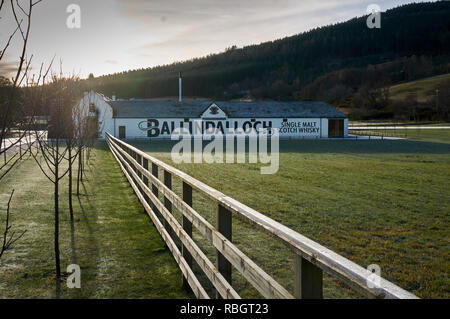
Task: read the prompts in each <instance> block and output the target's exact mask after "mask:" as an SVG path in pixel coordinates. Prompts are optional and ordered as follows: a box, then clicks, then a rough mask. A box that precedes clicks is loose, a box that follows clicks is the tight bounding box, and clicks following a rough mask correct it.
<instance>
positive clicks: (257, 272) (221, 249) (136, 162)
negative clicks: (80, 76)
mask: <svg viewBox="0 0 450 319" xmlns="http://www.w3.org/2000/svg"><path fill="white" fill-rule="evenodd" d="M107 142H108V145H109V147H110V150H111V152H112V153H113V155H114V157H115V159H116V160H117V162H118V163H119V165H120V167H121V169H122V171H123V173H124V174H125V176H126V178H127V179H128V181H129V182H130V185H131V186H132V188H133V190H134V191H135V193H136V195H137V197H138V198H139V200H140V202H141V203H142V205H143V207H144V208H145V210H146V211H147V213H148V215H149V216H150V218H151V220H152V221H153V223H154V225H155V226H156V228H157V229H158V231H159V233H160V234H161V236H162V238H163V239H164V241H165V242H166V244H167V247H168V248H169V250H170V251H171V252H172V254H173V256H174V258H175V260H176V262H177V263H178V265H179V267H180V269H181V271H182V273H183V279H184V283H185V284H187V285H189V286H190V287H191V289H192V291H193V292H194V294H195V296H196V297H197V298H210V296H209V295H208V294H207V293H206V291H205V289H204V287H202V285H201V283H200V282H199V280H198V279H197V277H196V276H195V274H194V272H193V270H192V263H193V261H195V262H196V263H197V264H198V266H199V267H200V268H201V270H202V271H203V273H204V274H205V275H206V277H207V278H208V280H209V281H210V282H211V284H212V285H213V286H214V288H215V289H216V291H217V297H221V298H227V299H237V298H240V296H239V295H238V293H237V292H236V291H235V290H234V289H233V287H232V285H231V273H232V267H234V268H235V269H236V270H237V271H238V272H239V273H240V274H241V275H242V276H243V277H244V278H245V279H246V280H247V281H248V282H249V283H250V284H251V285H252V286H253V287H254V288H255V289H256V290H257V291H258V292H259V293H260V294H261V295H262V296H263V297H265V298H284V299H288V298H322V297H323V293H322V286H323V285H322V279H323V271H325V272H326V273H328V274H330V275H332V276H334V277H335V278H337V279H339V280H341V281H342V282H344V283H345V284H347V285H348V286H350V287H351V288H353V289H354V290H356V291H358V292H360V293H362V294H363V295H364V296H366V297H369V298H402V299H404V298H406V299H411V298H417V297H416V296H415V295H413V294H411V293H409V292H408V291H406V290H404V289H402V288H400V287H398V286H396V285H394V284H393V283H391V282H389V281H387V280H385V279H383V278H381V277H378V278H377V279H378V282H377V285H368V278H369V276H373V274H372V273H371V272H370V271H369V270H367V269H365V268H363V267H361V266H359V265H357V264H355V263H354V262H352V261H350V260H348V259H346V258H344V257H343V256H340V255H338V254H336V253H335V252H333V251H331V250H329V249H328V248H325V247H324V246H321V245H320V244H318V243H316V242H314V241H313V240H311V239H309V238H307V237H305V236H303V235H301V234H299V233H297V232H295V231H294V230H292V229H290V228H288V227H286V226H284V225H282V224H280V223H278V222H276V221H274V220H273V219H271V218H269V217H267V216H265V215H263V214H261V213H259V212H257V211H256V210H254V209H252V208H250V207H248V206H246V205H244V204H242V203H240V202H238V201H236V200H235V199H233V198H231V197H228V196H226V195H224V194H223V193H221V192H219V191H217V190H216V189H214V188H212V187H210V186H208V185H206V184H204V183H202V182H200V181H198V180H196V179H195V178H193V177H191V176H189V175H188V174H186V173H184V172H182V171H180V170H178V169H176V168H174V167H172V166H170V165H168V164H166V163H164V162H162V161H160V160H158V159H156V158H154V157H152V156H150V155H148V154H146V153H144V152H142V151H140V150H139V149H137V148H135V147H133V146H131V145H129V144H127V143H125V142H123V141H121V140H119V139H117V138H115V137H113V136H111V135H110V134H108V133H107ZM149 165H151V170H149ZM158 169H162V170H163V172H164V176H163V177H164V181H161V180H160V178H159V177H158ZM172 176H175V177H177V178H178V179H180V180H181V182H182V192H183V194H182V198H180V196H178V195H177V194H176V193H175V192H174V191H173V190H172ZM193 190H195V191H198V192H200V193H201V194H203V195H206V196H207V197H208V198H209V199H211V200H213V201H214V202H215V203H216V204H217V227H214V226H213V225H211V224H210V223H209V222H208V221H207V220H206V219H205V218H203V217H202V216H201V215H200V214H199V213H198V212H197V211H195V210H194V209H193V208H192V191H193ZM159 194H161V195H162V196H163V197H164V201H163V202H161V201H160V200H159V197H158V196H159ZM173 207H174V208H176V209H177V210H178V211H179V212H180V213H181V214H182V223H181V224H180V223H179V222H178V220H177V219H176V218H175V217H174V216H173V215H172V208H173ZM233 214H234V215H235V216H237V217H239V218H240V219H242V220H243V221H245V222H247V223H250V224H251V225H254V226H256V227H257V228H259V229H261V230H263V231H264V232H266V233H268V234H270V235H273V236H274V237H275V238H276V239H278V240H280V241H281V242H282V243H283V244H285V245H286V246H287V247H288V248H289V249H290V250H291V251H292V252H293V254H294V265H295V269H294V293H293V294H291V293H290V292H288V291H287V290H286V289H285V288H284V287H283V286H281V285H280V284H279V283H278V282H277V281H276V280H275V279H273V278H272V277H271V276H269V275H268V274H267V273H266V272H265V271H264V270H262V269H261V268H260V267H259V266H258V265H256V264H255V263H254V262H253V261H252V260H251V259H250V258H249V257H247V256H246V255H245V254H244V253H243V252H242V251H240V250H239V249H238V248H237V247H236V246H235V245H234V244H233V243H232V234H231V226H232V215H233ZM158 216H160V217H162V218H161V219H160V217H158ZM192 226H194V227H195V228H196V229H197V230H198V231H199V232H200V234H201V235H203V236H204V237H205V238H206V239H207V240H208V241H209V242H210V243H211V244H212V245H213V246H214V248H215V249H216V253H217V260H216V263H217V265H216V266H215V265H214V264H213V262H212V261H211V260H209V259H208V257H207V256H206V255H205V254H204V253H203V251H202V250H201V249H200V248H199V247H198V246H197V244H196V243H195V242H194V240H193V239H192ZM173 237H176V238H178V239H179V241H180V242H181V251H180V249H179V248H178V246H177V245H176V243H175V241H174V239H173Z"/></svg>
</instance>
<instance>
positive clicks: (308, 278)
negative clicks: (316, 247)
mask: <svg viewBox="0 0 450 319" xmlns="http://www.w3.org/2000/svg"><path fill="white" fill-rule="evenodd" d="M294 267H295V269H294V272H295V279H294V296H295V298H299V299H322V298H323V272H322V269H320V268H319V267H317V266H315V265H313V264H312V263H311V262H309V261H308V260H306V259H305V258H303V257H302V256H300V255H298V254H295V256H294Z"/></svg>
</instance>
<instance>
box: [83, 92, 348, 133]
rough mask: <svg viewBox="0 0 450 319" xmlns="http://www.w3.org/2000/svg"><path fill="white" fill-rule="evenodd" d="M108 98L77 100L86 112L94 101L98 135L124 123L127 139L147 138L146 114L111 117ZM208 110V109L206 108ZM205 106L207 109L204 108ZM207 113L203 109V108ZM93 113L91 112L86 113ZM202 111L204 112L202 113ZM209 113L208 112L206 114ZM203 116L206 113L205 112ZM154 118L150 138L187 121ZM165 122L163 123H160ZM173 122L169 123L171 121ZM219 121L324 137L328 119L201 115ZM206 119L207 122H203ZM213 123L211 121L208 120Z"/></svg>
mask: <svg viewBox="0 0 450 319" xmlns="http://www.w3.org/2000/svg"><path fill="white" fill-rule="evenodd" d="M109 101H110V99H108V98H107V97H105V96H103V95H102V94H99V93H96V92H94V91H90V92H85V95H84V97H83V99H82V100H81V101H80V103H79V105H78V107H79V109H80V110H81V113H82V114H84V115H85V116H86V115H89V104H90V103H94V105H95V109H96V111H97V113H98V120H99V136H100V138H102V139H104V138H105V137H106V134H105V133H106V132H108V133H110V134H111V135H113V136H116V137H119V127H120V126H125V128H126V129H125V130H126V132H125V133H126V138H130V139H141V138H142V139H147V138H148V137H147V129H148V127H147V120H148V119H146V118H113V109H112V107H111V106H110V105H109V104H108V102H109ZM208 110H209V109H208ZM208 110H207V111H208ZM205 113H207V112H205ZM90 115H95V114H90ZM202 115H205V114H202ZM207 115H208V117H211V114H207ZM224 115H225V114H222V113H220V114H217V115H216V116H218V117H221V118H223V117H224ZM205 117H206V116H205ZM153 120H157V121H158V125H157V127H156V128H157V130H159V132H160V134H158V136H157V137H153V138H170V134H171V132H172V130H173V129H177V128H180V123H181V122H182V123H183V124H184V127H185V128H188V127H189V122H184V119H183V118H164V119H161V118H158V119H153ZM189 121H190V122H192V123H193V124H192V125H194V122H195V121H202V119H201V118H191V119H189ZM164 122H166V123H167V125H166V126H165V127H164V126H163V123H164ZM172 122H173V123H172ZM219 122H220V123H221V125H222V127H223V128H224V129H226V125H227V123H228V125H229V127H230V128H235V127H238V128H241V129H242V128H243V129H247V128H249V127H253V128H255V129H256V130H258V129H260V128H262V127H263V126H264V124H265V125H266V127H267V126H271V127H273V128H278V129H279V132H280V138H312V139H314V138H327V137H328V119H327V118H288V119H287V122H283V119H282V118H254V119H253V121H252V119H251V118H234V119H233V118H229V119H226V120H221V119H217V120H215V119H211V118H210V119H208V120H206V119H203V123H204V124H203V125H215V126H216V127H217V126H218V125H220V124H219ZM207 123H208V124H207ZM211 123H213V124H211ZM164 128H168V129H169V132H164V133H162V131H163V129H164ZM347 136H348V119H344V137H347Z"/></svg>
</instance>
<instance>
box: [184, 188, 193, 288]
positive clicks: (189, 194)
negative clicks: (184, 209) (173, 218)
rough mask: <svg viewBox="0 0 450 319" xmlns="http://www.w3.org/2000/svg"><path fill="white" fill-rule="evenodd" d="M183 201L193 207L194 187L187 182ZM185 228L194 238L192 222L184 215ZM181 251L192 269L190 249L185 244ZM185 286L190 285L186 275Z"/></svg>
mask: <svg viewBox="0 0 450 319" xmlns="http://www.w3.org/2000/svg"><path fill="white" fill-rule="evenodd" d="M183 201H184V202H185V203H186V204H188V205H189V206H191V207H192V187H191V185H189V184H187V183H186V182H183ZM183 229H184V231H185V232H186V233H187V234H188V235H189V237H191V238H192V223H191V222H190V221H189V219H187V218H186V216H184V215H183ZM181 253H182V255H183V257H184V259H185V260H186V263H187V264H188V265H189V267H190V268H191V269H192V255H191V254H190V253H189V252H188V250H187V249H186V247H185V246H184V245H182V246H181ZM183 286H184V287H189V283H188V281H187V280H186V278H184V276H183Z"/></svg>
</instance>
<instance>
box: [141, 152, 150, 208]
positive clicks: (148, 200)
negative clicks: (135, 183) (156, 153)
mask: <svg viewBox="0 0 450 319" xmlns="http://www.w3.org/2000/svg"><path fill="white" fill-rule="evenodd" d="M142 166H143V167H144V169H145V170H146V171H148V159H146V158H145V157H144V158H143V159H142ZM142 181H143V182H144V185H145V186H147V187H148V178H147V176H145V175H143V177H142ZM143 195H144V199H145V201H146V202H147V203H149V202H150V198H148V195H147V194H146V193H144V194H143Z"/></svg>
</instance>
